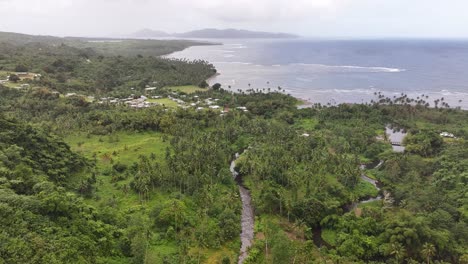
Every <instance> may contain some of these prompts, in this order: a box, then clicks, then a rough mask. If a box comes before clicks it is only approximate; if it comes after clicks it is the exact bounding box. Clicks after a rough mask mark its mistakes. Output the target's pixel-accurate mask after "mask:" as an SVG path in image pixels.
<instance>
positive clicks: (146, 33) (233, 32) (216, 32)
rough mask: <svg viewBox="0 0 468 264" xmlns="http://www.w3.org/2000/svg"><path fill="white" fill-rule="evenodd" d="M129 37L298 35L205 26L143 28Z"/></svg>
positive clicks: (277, 36) (289, 36)
mask: <svg viewBox="0 0 468 264" xmlns="http://www.w3.org/2000/svg"><path fill="white" fill-rule="evenodd" d="M128 37H131V38H165V37H173V38H205V39H211V38H213V39H224V38H298V37H299V36H297V35H293V34H287V33H271V32H262V31H250V30H243V29H215V28H206V29H201V30H194V31H189V32H185V33H174V34H169V33H166V32H164V31H159V30H152V29H143V30H140V31H137V32H135V33H132V34H130V35H129V36H128Z"/></svg>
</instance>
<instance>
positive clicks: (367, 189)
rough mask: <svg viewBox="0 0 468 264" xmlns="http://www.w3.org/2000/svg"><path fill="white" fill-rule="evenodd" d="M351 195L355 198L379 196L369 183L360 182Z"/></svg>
mask: <svg viewBox="0 0 468 264" xmlns="http://www.w3.org/2000/svg"><path fill="white" fill-rule="evenodd" d="M353 193H354V195H355V197H357V198H366V197H375V196H377V195H378V194H379V191H378V190H377V189H376V188H375V187H374V185H372V184H371V183H368V182H366V181H363V180H361V181H359V183H358V184H357V185H356V186H355V187H354V189H353Z"/></svg>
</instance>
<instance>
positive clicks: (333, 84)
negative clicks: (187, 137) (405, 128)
mask: <svg viewBox="0 0 468 264" xmlns="http://www.w3.org/2000/svg"><path fill="white" fill-rule="evenodd" d="M211 41H213V40H211ZM216 42H219V43H222V45H214V46H197V47H191V48H188V49H186V50H184V51H181V52H176V53H173V54H171V55H169V57H172V58H188V59H204V60H207V61H209V62H211V63H213V64H214V65H215V66H216V68H217V70H218V72H219V75H218V76H216V77H214V78H212V79H211V80H210V83H216V82H219V83H221V84H222V85H223V86H224V87H225V88H228V87H229V86H230V87H231V89H232V90H234V91H237V90H238V89H243V90H245V89H249V87H250V88H254V89H257V88H258V89H266V90H268V88H270V89H272V90H274V89H277V87H278V86H280V87H281V88H282V89H285V90H286V92H287V93H289V94H291V95H293V96H296V97H299V98H302V99H305V100H308V101H310V102H312V103H316V102H319V103H332V104H335V103H360V102H368V101H370V100H372V99H375V98H376V97H375V95H374V93H375V92H382V93H383V94H385V95H387V96H390V97H393V96H395V95H399V94H401V93H406V94H408V95H409V96H411V97H413V98H416V97H418V96H421V95H422V94H424V95H428V96H429V100H427V101H429V102H432V101H433V100H435V99H438V98H441V97H444V99H445V101H446V102H448V103H449V104H450V106H452V107H456V106H461V107H462V108H466V109H468V41H466V40H465V41H463V40H311V39H288V40H216ZM249 84H250V86H249ZM460 100H461V102H460Z"/></svg>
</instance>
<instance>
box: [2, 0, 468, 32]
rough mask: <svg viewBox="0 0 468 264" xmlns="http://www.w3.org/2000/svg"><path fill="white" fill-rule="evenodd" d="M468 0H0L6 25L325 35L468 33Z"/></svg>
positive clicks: (83, 29) (18, 27)
mask: <svg viewBox="0 0 468 264" xmlns="http://www.w3.org/2000/svg"><path fill="white" fill-rule="evenodd" d="M467 12H468V0H0V31H9V32H19V33H27V34H40V35H56V36H94V37H98V36H99V37H111V36H124V35H126V34H130V33H132V32H135V31H138V30H141V29H144V28H149V29H154V30H163V31H166V32H184V31H189V30H195V29H202V28H237V29H249V30H261V31H271V32H287V33H295V34H299V35H302V36H306V37H323V38H336V37H339V38H389V37H390V38H391V37H410V38H468V15H466V14H467Z"/></svg>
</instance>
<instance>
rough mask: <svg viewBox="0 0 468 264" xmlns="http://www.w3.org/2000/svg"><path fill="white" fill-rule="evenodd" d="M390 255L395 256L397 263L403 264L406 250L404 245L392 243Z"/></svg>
mask: <svg viewBox="0 0 468 264" xmlns="http://www.w3.org/2000/svg"><path fill="white" fill-rule="evenodd" d="M390 247H391V248H390V250H391V251H390V255H393V256H395V259H396V261H397V263H400V262H401V259H402V258H403V257H404V256H405V253H406V250H405V248H404V247H403V245H402V244H400V243H398V242H396V243H392V244H391V246H390Z"/></svg>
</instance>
